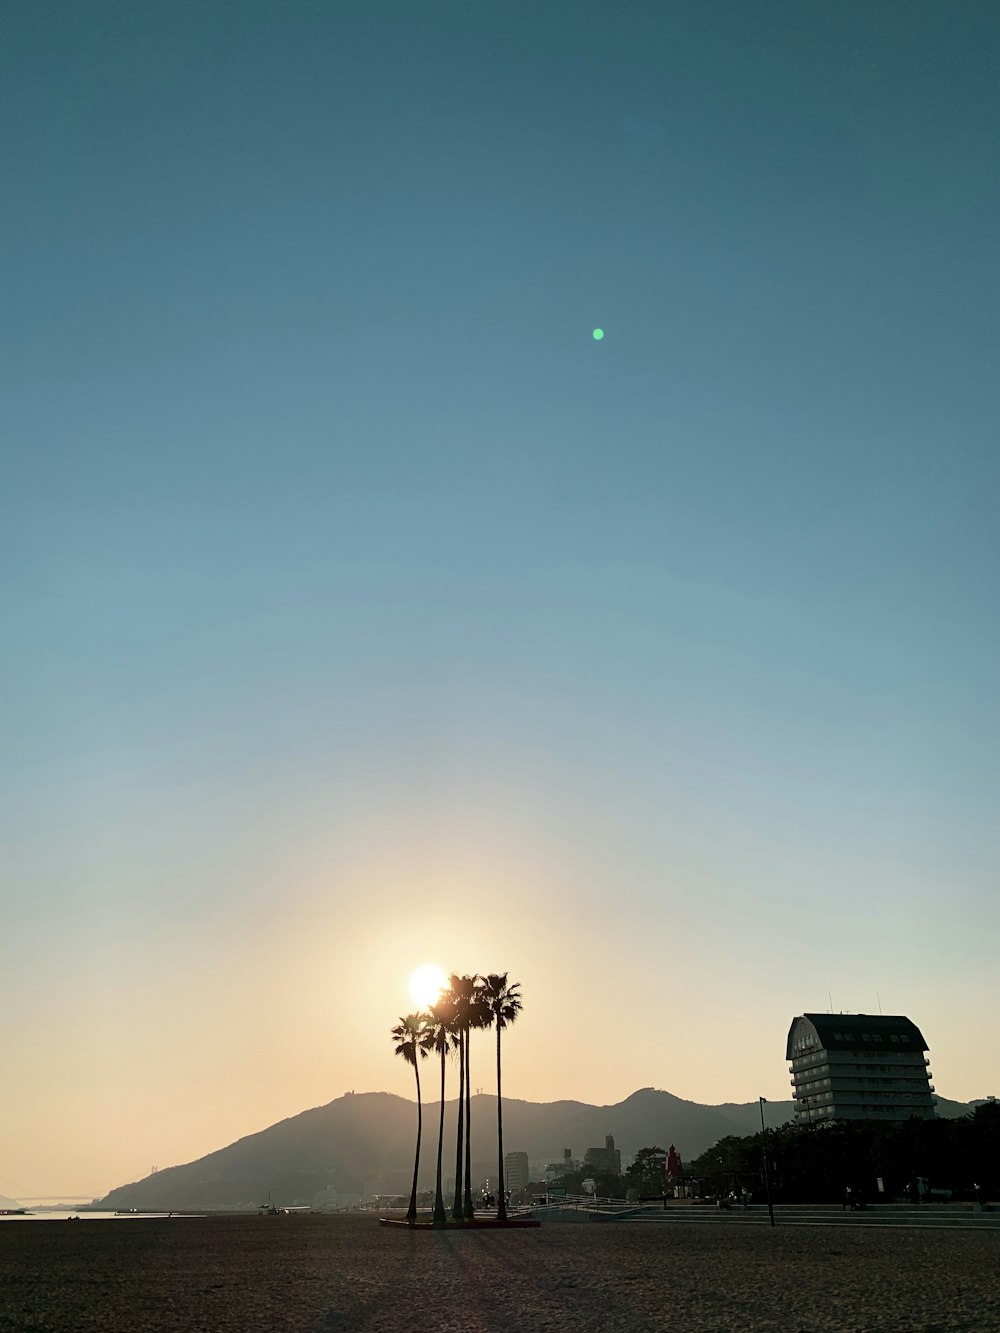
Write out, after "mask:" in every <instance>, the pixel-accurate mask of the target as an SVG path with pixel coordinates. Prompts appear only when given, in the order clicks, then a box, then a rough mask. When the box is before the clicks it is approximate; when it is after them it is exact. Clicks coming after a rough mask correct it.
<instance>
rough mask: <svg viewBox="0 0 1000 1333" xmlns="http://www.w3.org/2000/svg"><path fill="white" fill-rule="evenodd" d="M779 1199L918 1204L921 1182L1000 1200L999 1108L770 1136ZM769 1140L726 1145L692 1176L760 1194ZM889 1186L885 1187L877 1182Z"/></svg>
mask: <svg viewBox="0 0 1000 1333" xmlns="http://www.w3.org/2000/svg"><path fill="white" fill-rule="evenodd" d="M766 1136H767V1139H766V1146H767V1156H768V1164H769V1168H770V1174H771V1184H772V1189H773V1192H774V1197H775V1198H776V1199H780V1200H782V1201H784V1202H787V1203H836V1202H839V1201H840V1200H842V1199H843V1197H844V1191H845V1189H846V1188H847V1187H848V1186H850V1187H851V1189H852V1191H854V1192H855V1193H856V1192H858V1191H860V1192H861V1194H862V1196H863V1197H867V1198H868V1199H869V1200H874V1199H878V1198H880V1197H881V1198H885V1199H886V1200H889V1199H893V1198H903V1199H906V1198H915V1197H918V1194H919V1182H920V1181H921V1180H926V1181H928V1182H929V1186H930V1188H932V1189H941V1190H947V1191H950V1192H951V1194H952V1195H953V1196H954V1197H956V1198H966V1199H975V1198H980V1199H986V1198H990V1199H997V1198H1000V1105H997V1104H996V1103H986V1104H984V1105H982V1106H977V1107H976V1109H975V1110H974V1111H973V1112H972V1113H971V1114H969V1115H965V1116H958V1117H956V1118H954V1119H952V1118H947V1119H946V1118H943V1117H942V1118H935V1119H933V1120H918V1119H916V1118H914V1119H910V1120H896V1121H884V1122H883V1121H877V1120H834V1121H831V1122H830V1123H829V1124H819V1125H795V1124H789V1125H782V1126H781V1127H779V1128H777V1129H768V1130H767V1131H766ZM763 1148H764V1138H763V1136H762V1135H761V1134H759V1133H758V1134H753V1135H750V1136H748V1137H746V1138H738V1137H736V1136H735V1135H731V1136H728V1137H726V1138H723V1139H720V1140H719V1142H718V1143H716V1144H714V1145H713V1146H712V1147H711V1148H709V1149H708V1150H707V1151H706V1152H703V1153H702V1154H701V1156H700V1157H697V1158H696V1159H695V1160H694V1161H693V1162H691V1164H690V1167H689V1168H688V1170H687V1171H686V1173H685V1174H686V1175H687V1176H688V1177H694V1178H695V1179H698V1180H701V1181H703V1182H705V1183H707V1184H711V1185H713V1186H714V1187H715V1188H717V1189H718V1190H719V1191H720V1192H722V1190H723V1189H725V1191H728V1190H729V1189H730V1188H739V1187H740V1186H746V1187H747V1188H749V1189H751V1190H755V1189H759V1188H760V1186H761V1183H762V1181H763ZM879 1180H881V1181H882V1189H881V1190H879V1188H878V1181H879Z"/></svg>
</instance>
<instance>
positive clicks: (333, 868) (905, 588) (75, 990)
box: [0, 0, 1000, 1197]
mask: <svg viewBox="0 0 1000 1333" xmlns="http://www.w3.org/2000/svg"><path fill="white" fill-rule="evenodd" d="M2 29H3V31H2V42H0V120H2V123H3V124H4V125H5V135H4V142H3V146H2V150H0V151H2V155H3V179H4V189H3V203H2V210H0V255H2V259H0V264H2V268H3V292H4V296H3V302H2V309H3V314H2V317H0V338H2V343H3V345H2V348H0V402H2V408H0V456H2V461H0V589H2V592H0V598H2V608H0V609H2V622H3V641H4V646H3V653H2V662H0V685H2V716H0V750H2V752H3V754H4V756H5V762H4V764H3V770H2V777H0V783H2V800H0V835H2V857H3V869H2V882H0V920H2V930H0V1012H2V1013H3V1015H4V1022H3V1024H2V1037H0V1070H2V1075H3V1087H4V1092H3V1097H2V1098H0V1143H2V1148H0V1193H6V1194H8V1195H10V1196H13V1197H20V1196H35V1195H43V1194H46V1193H60V1192H63V1193H66V1194H68V1193H70V1192H74V1193H83V1194H91V1193H93V1194H98V1193H103V1192H104V1191H106V1190H108V1189H110V1188H112V1187H113V1186H115V1185H119V1184H122V1183H125V1182H126V1181H129V1180H133V1179H137V1178H140V1177H142V1176H143V1175H145V1174H146V1173H147V1172H148V1171H149V1169H150V1167H151V1166H152V1165H158V1166H161V1167H162V1166H167V1165H173V1164H175V1163H179V1162H184V1161H189V1160H192V1159H194V1158H196V1157H199V1156H201V1155H203V1154H205V1153H207V1152H210V1151H213V1150H215V1149H216V1148H220V1147H223V1146H224V1145H226V1144H228V1143H230V1142H232V1141H233V1140H234V1139H236V1138H238V1137H240V1136H242V1135H244V1134H248V1133H252V1132H255V1131H256V1130H259V1129H262V1128H264V1127H266V1126H267V1125H269V1124H271V1123H273V1122H274V1121H276V1120H279V1119H282V1118H284V1117H286V1116H290V1115H295V1114H297V1113H298V1112H299V1111H302V1110H304V1109H306V1108H308V1107H311V1106H316V1105H320V1104H323V1103H326V1102H328V1101H330V1100H332V1099H333V1098H335V1097H338V1096H340V1095H342V1094H343V1093H344V1092H345V1091H348V1090H355V1091H359V1092H360V1091H376V1090H385V1091H390V1092H395V1093H399V1094H401V1095H404V1096H412V1095H413V1093H412V1087H411V1075H410V1072H409V1071H408V1070H407V1069H406V1068H405V1067H404V1066H403V1063H402V1061H400V1060H394V1059H393V1057H392V1048H391V1043H390V1040H389V1035H388V1034H389V1028H390V1026H391V1025H392V1024H393V1023H394V1022H396V1021H397V1020H398V1016H399V1015H400V1014H404V1013H407V1012H408V1011H409V1010H410V1009H411V1008H412V1003H411V1001H410V998H409V994H408V988H407V984H408V978H409V976H410V973H411V972H412V971H413V969H414V968H415V967H417V966H418V965H420V964H422V963H427V962H431V963H436V964H438V965H439V966H441V967H443V968H445V970H447V971H450V970H456V971H459V972H471V971H479V972H488V971H494V972H495V971H507V972H508V973H509V975H510V977H511V978H512V979H515V980H517V981H519V982H520V983H521V986H522V989H523V993H524V998H525V1008H524V1013H523V1016H522V1017H521V1019H520V1021H519V1022H518V1024H517V1025H516V1026H515V1027H514V1028H513V1029H512V1030H511V1032H510V1033H509V1034H508V1037H507V1040H506V1044H505V1052H506V1054H505V1066H504V1067H505V1075H504V1079H505V1081H504V1091H505V1093H506V1094H509V1095H510V1096H512V1097H522V1098H527V1099H530V1100H535V1101H551V1100H556V1099H560V1098H571V1099H578V1100H581V1101H587V1102H594V1103H599V1104H610V1103H614V1102H617V1101H620V1100H622V1099H623V1098H624V1097H626V1096H627V1095H628V1094H629V1093H631V1092H633V1091H635V1090H636V1089H637V1088H641V1087H647V1086H655V1087H660V1088H665V1089H667V1090H669V1091H671V1092H673V1093H675V1094H676V1095H678V1096H680V1097H684V1098H688V1099H690V1100H694V1101H702V1102H722V1101H749V1100H752V1099H754V1098H756V1097H757V1096H759V1095H763V1096H766V1097H768V1098H771V1099H783V1098H787V1097H789V1096H790V1088H789V1079H788V1070H787V1066H786V1064H785V1061H784V1042H785V1036H786V1033H787V1030H788V1026H789V1024H790V1022H791V1019H792V1018H793V1017H794V1016H795V1015H796V1014H800V1013H802V1012H812V1011H820V1012H822V1011H825V1010H828V1009H830V1008H833V1009H835V1010H838V1011H839V1010H845V1011H854V1012H869V1013H873V1012H878V1010H879V1008H881V1010H882V1011H883V1012H885V1013H903V1014H907V1015H908V1016H909V1017H911V1018H912V1019H913V1020H914V1021H915V1022H916V1023H917V1025H918V1026H919V1027H920V1028H921V1030H922V1032H923V1033H924V1036H925V1037H926V1039H927V1041H928V1044H929V1046H930V1055H931V1067H932V1069H933V1072H934V1082H935V1086H936V1088H937V1090H938V1092H939V1093H940V1094H941V1095H943V1096H945V1097H949V1098H954V1099H958V1100H968V1099H971V1098H975V1097H982V1096H985V1095H987V1094H989V1093H996V1092H1000V1088H998V1087H997V1070H998V1065H1000V1059H998V1057H1000V1039H998V1037H997V1027H996V1015H997V1012H998V1010H1000V974H998V971H997V969H996V966H995V953H996V939H997V937H998V932H1000V893H998V887H1000V886H998V871H997V867H998V865H1000V855H998V853H1000V836H998V824H997V819H996V810H997V806H998V798H1000V775H998V764H997V755H998V754H1000V709H998V702H997V701H998V696H1000V692H998V688H997V684H998V676H1000V617H998V614H997V612H998V588H1000V536H998V529H997V521H996V514H997V511H998V505H1000V461H998V460H1000V451H998V448H997V443H998V442H997V421H998V415H1000V414H998V408H1000V402H998V399H1000V375H998V374H997V369H996V358H997V347H998V346H1000V315H998V311H1000V247H998V242H997V237H998V236H1000V184H998V179H1000V173H998V166H1000V102H998V99H997V95H996V89H997V87H998V86H1000V78H998V75H1000V69H998V65H1000V58H998V52H1000V15H998V12H997V8H996V6H995V5H994V4H993V3H991V2H990V3H983V4H979V3H975V0H965V2H964V3H963V4H961V5H957V6H945V5H941V4H939V3H933V4H925V3H922V0H908V2H907V3H906V4H905V5H903V4H895V5H892V4H889V5H870V4H868V3H867V2H861V0H839V2H838V3H836V4H834V3H821V2H820V0H815V2H813V3H808V4H802V3H800V0H789V2H788V3H781V2H779V0H758V3H755V4H753V5H744V4H742V3H724V2H723V0H703V2H702V3H699V4H697V5H692V4H686V3H671V2H670V0H632V2H631V3H627V4H625V5H621V4H617V3H616V4H612V3H605V2H604V0H546V3H545V4H544V5H539V4H537V3H534V2H530V3H529V2H528V0H424V2H423V3H421V4H419V5H416V4H413V3H411V2H410V0H335V2H332V0H322V2H321V0H292V3H286V2H284V0H283V2H282V3H278V0H228V2H227V0H218V2H217V3H212V4H205V3H203V0H176V2H175V3H172V4H170V5H162V4H159V3H156V2H155V0H128V3H113V2H112V0H107V3H104V4H99V5H94V6H80V5H77V4H75V3H71V2H70V0H52V2H51V3H48V4H45V5H39V4H37V3H34V2H33V0H9V3H8V4H6V5H5V6H4V14H3V19H2ZM595 328H602V329H603V330H604V332H605V336H604V338H603V340H601V341H597V340H595V339H594V337H593V336H592V334H593V330H594V329H595ZM484 1043H485V1044H484V1045H483V1046H482V1048H481V1053H479V1054H477V1051H476V1049H474V1050H473V1055H472V1059H473V1083H474V1085H477V1084H479V1085H481V1086H483V1087H484V1088H485V1089H487V1090H488V1089H489V1088H490V1086H491V1083H490V1077H491V1074H490V1071H491V1054H490V1046H489V1039H488V1038H484ZM477 1061H478V1062H479V1067H480V1069H481V1071H482V1072H481V1079H478V1080H477V1078H476V1072H475V1070H476V1062H477ZM664 1135H665V1139H664V1141H666V1139H669V1137H670V1133H669V1126H665V1127H664ZM558 1146H559V1145H554V1147H558Z"/></svg>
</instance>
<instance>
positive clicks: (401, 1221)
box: [378, 1217, 542, 1231]
mask: <svg viewBox="0 0 1000 1333" xmlns="http://www.w3.org/2000/svg"><path fill="white" fill-rule="evenodd" d="M378 1224H379V1226H380V1227H406V1228H407V1230H409V1231H481V1230H491V1231H496V1230H497V1229H500V1230H502V1231H507V1230H516V1229H518V1228H524V1227H540V1226H541V1225H542V1224H541V1222H539V1221H537V1220H536V1219H535V1218H534V1217H508V1218H505V1219H504V1220H503V1221H501V1220H500V1218H498V1217H478V1218H476V1220H475V1221H474V1222H464V1221H463V1222H452V1221H450V1220H449V1221H447V1222H435V1221H434V1220H433V1219H432V1218H429V1217H428V1218H426V1219H424V1218H420V1219H419V1220H418V1221H416V1222H407V1220H406V1218H405V1217H380V1218H379V1220H378Z"/></svg>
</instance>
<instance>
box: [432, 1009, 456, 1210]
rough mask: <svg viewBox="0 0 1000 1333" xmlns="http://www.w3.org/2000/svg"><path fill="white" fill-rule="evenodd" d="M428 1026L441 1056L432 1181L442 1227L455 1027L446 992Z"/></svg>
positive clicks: (433, 1046)
mask: <svg viewBox="0 0 1000 1333" xmlns="http://www.w3.org/2000/svg"><path fill="white" fill-rule="evenodd" d="M428 1027H429V1029H430V1034H431V1036H430V1042H431V1047H432V1049H433V1050H435V1051H437V1053H438V1055H439V1056H440V1057H441V1119H440V1122H439V1124H438V1150H437V1175H436V1176H435V1183H434V1225H435V1226H436V1227H439V1226H440V1227H443V1226H447V1223H448V1214H447V1213H446V1212H445V1210H444V1195H443V1193H442V1191H441V1157H442V1154H443V1152H444V1071H445V1060H446V1059H447V1056H448V1047H449V1045H450V1043H451V1038H452V1033H453V1031H454V1027H455V1006H454V1004H453V1003H452V1002H451V1000H450V998H449V996H448V995H447V994H445V995H442V996H441V997H440V999H439V1000H438V1002H437V1004H432V1005H431V1006H430V1014H429V1016H428Z"/></svg>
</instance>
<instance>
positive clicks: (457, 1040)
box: [447, 972, 476, 1222]
mask: <svg viewBox="0 0 1000 1333" xmlns="http://www.w3.org/2000/svg"><path fill="white" fill-rule="evenodd" d="M475 982H476V979H475V977H474V976H473V977H460V976H458V975H457V974H456V973H454V972H453V973H452V974H451V976H450V977H449V978H448V992H447V994H448V999H449V1001H450V1002H451V1004H452V1005H453V1006H454V1011H455V1024H456V1031H455V1033H454V1035H453V1037H452V1042H453V1044H454V1045H456V1046H457V1048H458V1132H457V1137H456V1144H455V1201H454V1203H453V1205H452V1209H451V1215H452V1218H453V1220H454V1221H456V1222H461V1220H462V1217H463V1215H464V1213H463V1200H462V1142H463V1133H462V1130H463V1127H464V1124H463V1122H464V1111H465V1109H466V1108H465V1107H464V1105H463V1102H464V1099H465V1084H466V1079H467V1077H468V1068H469V1064H468V1052H469V1009H470V1006H471V1003H472V996H473V992H474V990H475ZM468 1188H469V1185H468V1179H466V1191H468Z"/></svg>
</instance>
